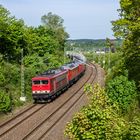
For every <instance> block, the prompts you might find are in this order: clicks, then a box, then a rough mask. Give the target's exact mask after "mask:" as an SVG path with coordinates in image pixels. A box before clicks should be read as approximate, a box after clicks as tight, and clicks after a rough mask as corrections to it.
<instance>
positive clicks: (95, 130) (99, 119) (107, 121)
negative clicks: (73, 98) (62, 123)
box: [65, 86, 125, 140]
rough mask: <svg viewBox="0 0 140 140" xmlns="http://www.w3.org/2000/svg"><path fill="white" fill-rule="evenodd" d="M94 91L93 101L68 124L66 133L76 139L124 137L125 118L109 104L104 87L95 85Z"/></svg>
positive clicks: (91, 139)
mask: <svg viewBox="0 0 140 140" xmlns="http://www.w3.org/2000/svg"><path fill="white" fill-rule="evenodd" d="M87 89H89V92H90V93H91V88H89V86H88V88H87V87H86V90H87ZM93 91H94V94H92V96H91V103H90V104H89V105H88V106H86V107H84V108H83V109H82V110H81V111H80V112H79V113H77V114H76V115H75V116H74V118H73V119H72V121H71V122H70V123H68V124H67V126H66V131H65V135H67V136H69V138H70V139H74V140H89V139H90V140H98V139H102V140H104V139H107V140H120V139H122V138H123V135H124V134H125V129H124V128H125V121H124V119H122V118H120V117H119V116H118V115H117V114H116V112H115V111H114V110H113V109H112V107H111V106H109V105H108V104H107V98H106V97H107V96H106V95H105V90H104V89H102V88H100V87H99V86H95V87H94V90H93ZM93 91H92V93H93ZM90 95H91V94H90Z"/></svg>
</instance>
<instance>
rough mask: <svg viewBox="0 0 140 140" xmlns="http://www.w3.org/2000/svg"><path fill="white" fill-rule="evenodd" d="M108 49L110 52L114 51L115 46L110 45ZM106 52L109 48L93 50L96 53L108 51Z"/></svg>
mask: <svg viewBox="0 0 140 140" xmlns="http://www.w3.org/2000/svg"><path fill="white" fill-rule="evenodd" d="M110 51H111V52H112V53H115V48H114V47H111V49H110ZM108 52H109V48H102V49H97V50H95V53H97V54H104V53H108Z"/></svg>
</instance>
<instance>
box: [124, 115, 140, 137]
mask: <svg viewBox="0 0 140 140" xmlns="http://www.w3.org/2000/svg"><path fill="white" fill-rule="evenodd" d="M126 139H128V140H139V139H140V116H135V117H134V118H133V121H131V122H129V131H128V133H127V135H126Z"/></svg>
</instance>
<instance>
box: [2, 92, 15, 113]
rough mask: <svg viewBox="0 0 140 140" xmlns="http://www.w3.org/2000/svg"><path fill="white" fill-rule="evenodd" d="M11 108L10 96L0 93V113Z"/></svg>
mask: <svg viewBox="0 0 140 140" xmlns="http://www.w3.org/2000/svg"><path fill="white" fill-rule="evenodd" d="M11 109H12V108H11V99H10V96H8V95H6V93H4V92H2V91H0V112H8V111H10V110H11Z"/></svg>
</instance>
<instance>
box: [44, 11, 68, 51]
mask: <svg viewBox="0 0 140 140" xmlns="http://www.w3.org/2000/svg"><path fill="white" fill-rule="evenodd" d="M41 21H42V23H43V25H44V26H45V27H46V28H48V29H50V30H51V31H52V32H53V33H54V38H56V39H57V41H58V42H59V44H60V46H59V47H60V49H63V47H64V43H65V41H66V39H67V38H68V37H69V35H68V33H67V32H65V28H64V27H63V22H64V20H63V19H62V18H61V17H60V16H58V15H56V14H52V13H51V12H49V13H48V14H47V15H43V16H42V17H41Z"/></svg>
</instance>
